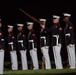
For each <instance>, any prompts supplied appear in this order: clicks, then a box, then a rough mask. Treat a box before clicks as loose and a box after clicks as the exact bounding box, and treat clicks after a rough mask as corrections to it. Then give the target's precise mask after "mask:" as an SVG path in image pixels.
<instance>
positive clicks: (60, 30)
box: [58, 27, 62, 42]
mask: <svg viewBox="0 0 76 75" xmlns="http://www.w3.org/2000/svg"><path fill="white" fill-rule="evenodd" d="M58 31H59V40H60V42H61V33H62V27H59V30H58Z"/></svg>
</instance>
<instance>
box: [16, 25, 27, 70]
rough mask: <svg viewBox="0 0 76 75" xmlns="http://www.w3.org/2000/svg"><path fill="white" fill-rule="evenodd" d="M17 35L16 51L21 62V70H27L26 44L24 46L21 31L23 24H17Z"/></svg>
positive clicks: (24, 37)
mask: <svg viewBox="0 0 76 75" xmlns="http://www.w3.org/2000/svg"><path fill="white" fill-rule="evenodd" d="M17 26H18V31H19V34H18V36H17V42H18V50H19V52H20V54H21V62H22V70H28V64H27V44H26V36H25V32H24V31H23V26H24V24H17Z"/></svg>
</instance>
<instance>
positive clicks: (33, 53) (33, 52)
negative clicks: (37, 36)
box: [30, 49, 39, 70]
mask: <svg viewBox="0 0 76 75" xmlns="http://www.w3.org/2000/svg"><path fill="white" fill-rule="evenodd" d="M30 56H31V59H32V62H33V67H34V68H33V69H34V70H36V69H39V65H38V57H37V50H33V49H32V50H30Z"/></svg>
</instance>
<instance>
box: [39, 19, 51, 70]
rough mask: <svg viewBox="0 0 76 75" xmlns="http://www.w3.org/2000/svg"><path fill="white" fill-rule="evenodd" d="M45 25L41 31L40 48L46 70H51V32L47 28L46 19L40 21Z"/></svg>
mask: <svg viewBox="0 0 76 75" xmlns="http://www.w3.org/2000/svg"><path fill="white" fill-rule="evenodd" d="M39 20H40V21H41V22H42V23H43V24H42V25H40V26H41V31H40V48H41V52H42V54H43V57H44V62H45V69H51V62H50V57H49V32H48V28H47V27H45V24H46V19H39Z"/></svg>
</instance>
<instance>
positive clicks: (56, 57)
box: [53, 46, 63, 69]
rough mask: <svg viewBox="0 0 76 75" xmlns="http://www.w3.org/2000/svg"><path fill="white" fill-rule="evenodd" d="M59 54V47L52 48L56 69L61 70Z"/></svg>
mask: <svg viewBox="0 0 76 75" xmlns="http://www.w3.org/2000/svg"><path fill="white" fill-rule="evenodd" d="M60 52H61V46H53V54H54V60H55V65H56V69H63V66H62V60H61V55H60Z"/></svg>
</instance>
